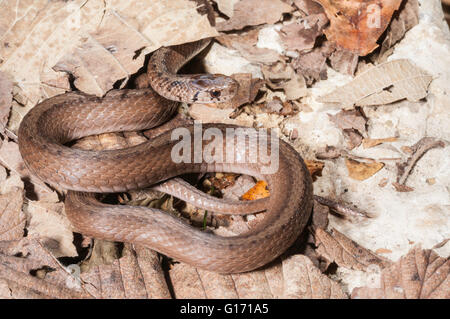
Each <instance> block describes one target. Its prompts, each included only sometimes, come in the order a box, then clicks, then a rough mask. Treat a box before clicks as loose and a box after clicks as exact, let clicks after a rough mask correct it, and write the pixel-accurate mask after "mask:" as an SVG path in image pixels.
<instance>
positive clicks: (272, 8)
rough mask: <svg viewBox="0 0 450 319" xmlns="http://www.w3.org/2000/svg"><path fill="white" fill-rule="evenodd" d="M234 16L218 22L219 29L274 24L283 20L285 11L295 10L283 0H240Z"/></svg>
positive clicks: (235, 6)
mask: <svg viewBox="0 0 450 319" xmlns="http://www.w3.org/2000/svg"><path fill="white" fill-rule="evenodd" d="M233 10H234V11H233V17H232V18H231V19H229V20H227V21H224V22H220V23H217V30H219V31H229V30H239V29H242V28H244V27H246V26H252V25H260V24H265V23H267V24H274V23H275V22H278V21H280V20H281V18H282V16H283V13H288V12H291V11H293V10H294V8H292V7H291V6H290V5H288V4H286V3H284V2H283V1H281V0H240V1H239V2H238V3H236V4H235V5H234V7H233Z"/></svg>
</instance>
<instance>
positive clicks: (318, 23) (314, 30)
mask: <svg viewBox="0 0 450 319" xmlns="http://www.w3.org/2000/svg"><path fill="white" fill-rule="evenodd" d="M327 23H328V18H327V17H326V15H325V13H319V14H312V15H308V16H306V17H305V18H300V19H299V20H298V21H295V22H293V23H291V24H288V25H285V26H284V27H283V28H282V29H281V31H280V37H281V40H282V41H283V44H284V48H285V49H286V50H288V51H294V50H296V51H299V52H301V51H305V50H311V49H312V48H313V47H314V45H315V43H316V38H317V37H319V36H320V35H322V30H323V28H324V27H325V25H326V24H327Z"/></svg>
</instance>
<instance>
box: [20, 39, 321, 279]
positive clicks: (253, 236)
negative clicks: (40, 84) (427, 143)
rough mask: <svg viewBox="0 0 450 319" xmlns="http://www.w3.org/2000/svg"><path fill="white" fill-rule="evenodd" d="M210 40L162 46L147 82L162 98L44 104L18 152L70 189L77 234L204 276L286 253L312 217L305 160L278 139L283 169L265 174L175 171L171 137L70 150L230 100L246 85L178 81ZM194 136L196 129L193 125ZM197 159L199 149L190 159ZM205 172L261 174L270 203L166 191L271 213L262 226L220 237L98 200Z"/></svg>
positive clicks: (136, 95)
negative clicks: (182, 109) (84, 140)
mask: <svg viewBox="0 0 450 319" xmlns="http://www.w3.org/2000/svg"><path fill="white" fill-rule="evenodd" d="M208 42H209V41H208V40H202V41H198V42H194V43H190V44H184V45H181V46H175V47H170V48H162V49H160V50H158V51H157V52H156V53H154V54H153V55H152V57H151V59H150V62H149V68H148V72H147V74H148V77H149V79H150V83H151V85H152V87H153V89H154V90H155V91H156V92H158V94H156V93H155V92H154V91H153V90H152V89H150V88H147V89H137V90H112V91H110V92H109V93H108V94H107V95H106V96H105V97H103V98H97V97H93V96H88V95H85V94H81V93H75V92H71V93H66V94H62V95H58V96H55V97H52V98H50V99H47V100H45V101H43V102H42V103H40V104H38V105H36V106H35V107H34V108H33V109H32V110H31V111H30V112H29V113H28V114H27V115H26V116H25V118H24V119H23V121H22V123H21V125H20V128H19V148H20V152H21V154H22V157H23V159H24V161H25V163H26V165H27V167H28V168H29V169H30V171H31V172H32V173H33V174H35V175H37V176H38V177H39V178H40V179H42V180H43V181H45V182H47V183H49V184H51V185H55V186H59V187H62V188H65V189H67V190H68V192H67V195H66V201H65V203H66V214H67V216H68V218H69V219H70V221H71V223H72V224H73V226H74V227H75V229H76V230H77V231H79V232H81V233H83V234H86V235H88V236H92V237H95V238H102V239H107V240H112V241H122V242H131V243H136V244H141V245H145V246H148V247H150V248H152V249H154V250H156V251H158V252H161V253H163V254H165V255H168V256H170V257H173V258H175V259H176V260H179V261H182V262H186V263H189V264H191V265H194V266H196V267H199V268H203V269H206V270H211V271H215V272H220V273H235V272H244V271H249V270H253V269H256V268H258V267H260V266H263V265H265V264H266V263H268V262H270V261H271V260H273V259H274V258H276V257H277V256H279V255H280V254H281V253H283V252H284V251H285V250H286V249H287V248H288V247H289V246H290V245H291V244H292V243H293V242H294V240H295V239H296V238H297V237H298V235H299V234H300V233H301V231H302V230H303V228H304V226H305V224H306V222H307V220H308V218H309V215H310V211H311V205H312V183H311V178H310V176H309V173H308V171H307V169H306V167H305V165H304V162H303V160H302V158H301V157H300V156H299V154H298V153H297V152H296V151H295V150H294V149H293V148H292V147H291V146H289V145H288V144H287V143H285V142H282V141H280V143H279V164H278V167H279V168H278V170H277V171H276V172H275V173H271V174H265V173H264V172H263V171H262V169H261V167H262V166H261V165H260V163H238V162H231V163H214V162H213V163H207V162H205V161H202V162H200V163H195V162H192V163H183V162H181V163H175V162H174V161H172V160H171V150H172V148H173V147H174V145H175V144H176V142H177V141H172V140H171V131H168V132H166V133H163V134H162V135H160V136H158V137H156V138H154V139H152V140H149V141H148V142H145V143H143V144H140V145H137V146H134V147H129V148H126V149H120V150H105V151H85V150H80V149H74V148H70V147H67V146H65V145H64V144H65V143H67V142H69V141H72V140H74V139H78V138H81V137H84V136H88V135H94V134H101V133H106V132H117V131H136V130H142V129H148V128H152V127H156V126H158V125H161V124H162V123H164V122H166V121H167V120H169V118H170V117H171V116H172V115H173V113H174V112H175V110H176V108H177V103H176V102H175V101H186V102H196V101H197V102H211V101H212V102H215V101H219V102H220V101H225V100H227V99H229V98H230V97H232V96H233V95H234V94H235V93H236V90H237V88H238V86H237V84H236V82H234V80H232V79H231V78H228V77H226V76H222V75H209V74H202V75H177V74H176V73H177V72H178V70H179V69H180V68H181V66H182V65H184V64H185V63H186V62H187V61H188V60H189V59H190V58H192V57H193V56H195V55H196V54H197V53H198V52H200V51H201V50H202V49H203V48H204V47H205V46H206V45H207V44H208ZM209 127H212V125H203V130H205V129H207V128H209ZM214 127H215V128H217V129H219V130H220V131H221V132H222V133H223V134H224V136H226V135H227V134H229V133H228V132H227V128H230V126H229V125H222V124H220V125H217V124H215V125H214ZM187 129H188V130H189V131H190V132H192V131H193V130H194V128H193V126H188V127H187ZM192 142H193V141H192ZM202 147H203V148H205V147H206V145H203V146H202ZM252 147H255V146H254V145H248V144H246V145H245V147H242V148H239V149H237V150H236V152H237V153H239V154H237V157H239V156H241V157H242V156H245V155H247V154H248V153H249V152H251V151H252ZM194 155H195V154H194V150H193V149H192V154H191V156H192V157H193V156H194ZM201 172H234V173H242V174H248V175H253V176H255V177H257V178H260V179H264V180H266V181H267V182H268V184H269V189H270V197H269V198H267V199H265V200H259V201H255V202H254V203H251V202H238V203H236V202H226V201H224V200H219V199H213V198H211V197H210V196H207V195H205V194H202V193H201V192H200V191H198V190H195V189H194V190H193V189H192V187H189V186H186V185H184V186H183V185H181V186H180V185H179V183H178V184H177V183H171V182H170V181H168V182H166V183H165V184H161V185H160V187H161V188H163V189H164V188H165V190H167V191H168V192H169V193H172V194H173V195H175V196H178V197H179V198H181V199H184V200H186V201H190V202H192V203H194V204H196V205H197V206H200V207H203V208H206V209H209V210H212V211H214V212H223V213H225V212H226V213H238V214H245V213H252V212H255V211H258V210H259V211H260V210H262V209H265V210H266V212H265V215H264V219H263V221H261V222H260V223H259V224H258V225H256V226H255V227H253V228H251V229H250V231H248V232H246V233H244V234H240V235H238V236H232V237H222V236H217V235H214V234H211V233H208V232H205V231H202V230H200V229H197V228H194V227H192V226H190V225H188V224H187V223H186V222H184V221H182V220H180V219H179V218H176V217H175V216H173V215H170V214H168V213H165V212H163V211H160V210H157V209H150V208H146V207H134V206H117V205H107V204H104V203H101V202H100V201H98V200H97V199H96V196H95V193H105V192H123V191H128V190H132V189H137V188H143V187H149V186H152V185H155V184H157V183H160V182H163V181H166V180H169V179H171V178H173V177H176V176H178V175H181V174H185V173H201Z"/></svg>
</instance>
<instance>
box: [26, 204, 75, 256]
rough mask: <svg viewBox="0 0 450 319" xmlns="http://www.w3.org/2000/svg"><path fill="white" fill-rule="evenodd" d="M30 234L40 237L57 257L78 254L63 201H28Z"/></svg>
mask: <svg viewBox="0 0 450 319" xmlns="http://www.w3.org/2000/svg"><path fill="white" fill-rule="evenodd" d="M56 200H57V199H56ZM26 213H27V214H28V215H29V220H30V221H29V225H28V227H27V230H28V235H29V236H30V237H31V238H39V240H40V242H41V243H42V245H43V246H44V247H45V248H46V249H47V250H48V251H50V252H51V253H52V255H53V256H55V257H56V258H59V257H75V256H78V253H77V249H76V248H75V246H74V244H73V230H72V224H71V223H70V221H69V220H68V219H67V217H66V214H65V212H64V204H63V203H62V202H50V201H44V200H40V201H28V205H27V207H26Z"/></svg>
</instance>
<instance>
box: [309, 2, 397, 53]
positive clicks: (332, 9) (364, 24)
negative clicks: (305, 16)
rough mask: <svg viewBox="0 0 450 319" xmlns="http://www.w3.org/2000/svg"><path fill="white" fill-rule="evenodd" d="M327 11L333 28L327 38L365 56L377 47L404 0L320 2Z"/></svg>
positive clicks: (328, 29)
mask: <svg viewBox="0 0 450 319" xmlns="http://www.w3.org/2000/svg"><path fill="white" fill-rule="evenodd" d="M317 2H319V3H320V4H322V6H323V7H324V8H325V12H326V14H327V16H328V18H329V19H330V27H329V28H327V29H326V30H325V34H326V36H327V38H328V39H329V40H331V41H333V42H335V43H336V44H337V45H338V46H339V47H341V48H344V49H347V50H350V51H353V52H355V53H358V54H359V55H360V56H365V55H367V54H369V53H370V52H372V51H373V50H375V49H376V48H377V47H378V44H377V40H378V38H379V37H380V36H381V35H382V34H383V32H384V31H385V30H386V28H387V26H388V24H389V22H390V20H391V17H392V15H393V14H394V12H395V11H396V10H398V8H399V7H400V4H401V2H402V0H383V1H382V2H381V3H380V1H379V0H351V1H332V0H317Z"/></svg>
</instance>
